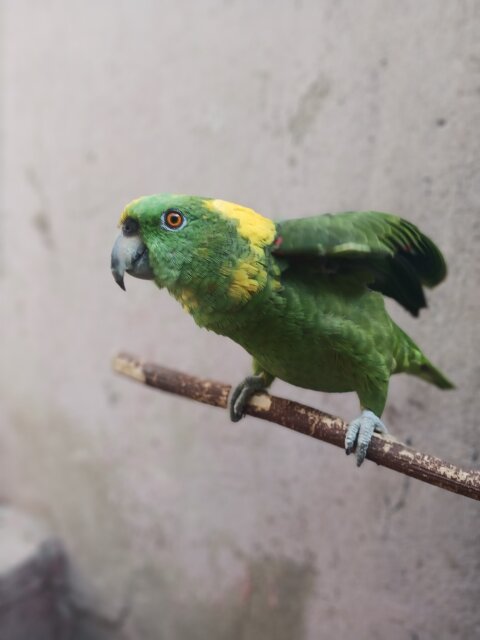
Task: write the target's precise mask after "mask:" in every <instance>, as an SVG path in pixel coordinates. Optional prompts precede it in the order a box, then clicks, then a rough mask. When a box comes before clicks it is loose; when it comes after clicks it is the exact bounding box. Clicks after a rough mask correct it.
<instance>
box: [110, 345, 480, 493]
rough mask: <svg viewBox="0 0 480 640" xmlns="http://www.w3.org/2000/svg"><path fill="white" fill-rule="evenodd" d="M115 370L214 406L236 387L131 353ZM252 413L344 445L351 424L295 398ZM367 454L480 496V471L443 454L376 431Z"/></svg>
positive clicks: (256, 399)
mask: <svg viewBox="0 0 480 640" xmlns="http://www.w3.org/2000/svg"><path fill="white" fill-rule="evenodd" d="M113 368H114V370H115V371H116V372H118V373H121V374H122V375H124V376H127V377H129V378H132V379H133V380H136V381H137V382H141V383H142V384H146V385H148V386H150V387H155V388H156V389H161V390H163V391H168V392H169V393H176V394H177V395H180V396H184V397H186V398H191V399H192V400H197V401H198V402H203V403H205V404H210V405H212V406H214V407H221V408H222V409H225V408H226V407H227V400H228V394H229V393H230V385H226V384H222V383H220V382H213V381H211V380H202V379H200V378H196V377H195V376H191V375H188V374H185V373H180V372H179V371H173V370H172V369H166V368H165V367H161V366H159V365H156V364H152V363H150V362H144V361H142V360H139V359H138V358H136V357H134V356H131V355H128V354H125V353H122V354H119V355H118V356H117V357H116V358H115V359H114V361H113ZM246 413H248V414H249V415H251V416H254V417H255V418H262V419H263V420H268V421H269V422H276V423H277V424H280V425H282V426H284V427H287V428H288V429H292V430H293V431H298V432H299V433H303V434H305V435H308V436H311V437H312V438H317V439H318V440H323V441H324V442H329V443H330V444H333V445H335V446H337V447H340V448H342V449H343V448H344V441H345V433H346V430H347V424H346V423H345V422H344V421H343V420H342V419H341V418H336V417H334V416H331V415H329V414H328V413H323V412H322V411H318V410H317V409H312V408H311V407H307V406H305V405H302V404H299V403H298V402H294V401H293V400H285V399H284V398H276V397H275V396H270V395H268V394H266V393H261V394H256V395H255V396H253V397H252V399H251V400H250V402H249V404H248V406H247V409H246ZM226 419H227V418H226ZM367 458H368V459H369V460H372V461H373V462H376V463H377V464H381V465H383V466H384V467H388V468H389V469H393V470H394V471H399V472H400V473H404V474H405V475H407V476H411V477H412V478H416V479H417V480H422V481H423V482H428V483H429V484H433V485H435V486H437V487H441V488H442V489H446V490H447V491H453V493H458V494H460V495H463V496H467V497H468V498H473V499H474V500H480V471H463V470H462V469H459V468H458V467H455V466H454V465H453V464H450V463H448V462H444V461H443V460H440V458H435V457H434V456H430V455H428V454H425V453H420V452H419V451H415V450H414V449H411V448H409V447H407V446H406V445H404V444H401V443H400V442H397V441H396V440H394V439H393V438H392V437H391V436H388V435H387V436H381V435H378V434H374V435H373V437H372V441H371V443H370V446H369V447H368V451H367ZM352 464H353V463H352Z"/></svg>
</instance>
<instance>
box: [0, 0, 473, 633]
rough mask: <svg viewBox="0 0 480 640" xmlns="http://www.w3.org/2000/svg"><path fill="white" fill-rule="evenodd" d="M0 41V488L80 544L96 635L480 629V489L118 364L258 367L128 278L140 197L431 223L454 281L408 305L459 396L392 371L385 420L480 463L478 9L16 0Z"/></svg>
mask: <svg viewBox="0 0 480 640" xmlns="http://www.w3.org/2000/svg"><path fill="white" fill-rule="evenodd" d="M1 46H2V51H1V56H2V64H1V77H0V82H1V86H0V118H1V120H0V122H1V143H2V153H1V222H0V224H1V228H0V309H1V332H0V349H1V351H0V352H1V354H2V355H1V359H2V367H1V372H0V393H1V405H0V410H1V415H0V418H1V426H0V496H1V498H2V499H6V500H9V501H12V502H14V503H16V504H18V505H20V506H22V507H24V508H26V509H27V510H29V511H31V512H33V513H34V514H37V515H38V516H39V517H40V518H41V519H42V520H43V521H44V522H46V523H47V524H48V526H49V527H51V529H52V530H53V531H54V532H55V533H57V534H58V535H59V536H61V537H62V538H63V540H64V541H65V544H66V546H67V549H68V551H69V553H70V554H71V557H72V558H73V560H74V563H75V572H76V575H77V580H79V581H80V583H81V586H80V587H79V593H80V592H81V593H82V594H83V595H82V596H81V597H82V598H84V599H85V601H84V602H83V606H85V608H86V609H95V610H96V611H97V613H98V614H99V615H100V617H101V624H100V623H99V628H100V627H101V628H102V629H103V630H104V632H105V633H107V632H109V633H111V634H113V635H112V637H118V638H122V639H136V638H142V639H145V640H150V639H152V640H156V639H171V638H173V639H180V640H184V639H185V640H186V639H188V640H190V639H203V638H211V639H216V638H218V639H227V638H228V639H242V640H246V639H252V640H256V639H259V638H262V639H265V638H272V639H273V638H274V639H275V640H287V639H291V638H296V639H298V640H301V639H312V640H314V639H317V638H340V639H342V638H351V637H355V638H359V639H365V640H367V639H368V640H371V639H375V638H379V639H380V638H382V639H383V638H389V639H390V640H396V639H399V640H400V639H402V640H403V639H406V640H426V639H430V638H432V639H433V638H465V639H471V638H474V637H480V610H479V607H478V601H479V587H480V578H479V575H480V538H479V530H480V529H479V527H480V513H479V507H478V504H477V503H474V502H473V501H469V500H468V499H466V498H461V497H458V496H455V495H450V494H448V493H446V492H443V491H441V490H439V489H436V488H433V487H430V486H426V485H423V484H421V483H419V482H416V481H413V480H412V481H410V480H408V479H406V478H404V477H402V476H400V475H397V474H395V473H393V472H390V471H387V470H385V469H383V468H377V467H376V466H375V465H373V464H371V463H366V464H365V466H364V467H363V468H362V469H361V470H360V471H359V470H357V469H356V468H355V466H354V463H353V460H352V459H349V458H348V459H347V458H346V457H345V456H344V455H343V454H342V452H341V451H339V450H336V449H333V448H331V447H329V446H328V445H324V444H322V443H317V442H313V441H310V440H309V439H308V438H305V437H301V436H298V435H295V434H292V433H288V432H287V431H285V430H282V429H280V428H276V427H275V426H274V425H268V424H264V423H261V422H257V421H254V420H252V419H246V420H245V421H244V422H242V423H241V424H239V425H236V426H232V425H231V424H230V423H229V422H228V420H227V416H226V415H225V414H224V413H223V412H221V411H219V410H214V409H210V408H207V407H201V406H196V405H194V404H192V403H189V402H188V401H182V400H179V399H176V398H173V397H169V396H167V395H161V394H156V393H154V392H153V391H149V390H147V389H143V388H141V387H140V386H137V385H134V384H131V383H129V382H128V381H125V380H122V379H119V378H116V377H115V376H114V375H113V374H112V373H111V371H110V359H111V357H112V356H113V355H114V354H115V353H116V352H117V351H118V350H120V349H127V350H129V351H131V352H133V353H137V354H139V355H143V356H146V357H148V358H150V359H155V360H156V361H158V362H160V363H163V364H166V365H169V366H172V367H177V368H179V369H183V370H185V371H190V372H193V373H197V374H200V375H206V376H210V377H214V378H217V379H220V380H225V381H229V382H236V381H238V380H239V379H240V378H242V376H243V375H244V374H245V373H246V372H247V371H248V369H249V360H248V357H247V356H246V355H245V354H244V353H243V352H242V350H241V349H240V348H239V347H237V346H236V345H234V344H233V343H229V342H228V341H227V340H225V339H222V338H220V337H217V336H215V335H213V334H209V333H207V332H204V331H200V330H199V329H198V328H197V327H195V325H194V324H193V321H192V320H191V319H190V318H189V317H188V316H187V315H186V314H185V313H184V312H183V311H182V310H181V308H180V307H179V306H178V305H177V304H176V303H175V302H174V301H173V300H171V299H169V298H168V296H167V294H165V293H159V292H157V291H156V289H155V288H154V287H153V286H152V285H151V283H145V282H140V281H133V280H131V281H129V282H127V286H128V293H127V294H126V295H125V294H123V293H122V292H121V291H120V290H119V289H118V287H117V286H116V285H115V284H114V282H113V280H112V278H111V275H110V272H109V251H110V248H111V245H112V242H113V239H114V237H115V235H116V223H117V219H118V216H119V214H120V212H121V210H122V208H123V206H124V204H125V203H126V202H127V201H129V200H131V199H132V198H134V197H136V196H138V195H141V194H146V193H155V192H160V191H176V192H185V193H194V194H201V195H213V196H216V197H222V198H224V199H229V200H233V201H238V202H240V203H243V204H247V205H250V206H253V207H254V208H256V209H257V210H259V211H260V212H262V213H264V214H266V215H270V216H272V217H277V218H285V217H294V216H301V215H302V216H303V215H309V214H315V213H320V212H325V211H340V210H346V209H362V208H375V209H379V210H385V211H392V212H395V213H397V214H400V215H403V216H405V217H407V218H409V219H411V220H412V221H414V222H415V223H417V224H418V225H419V226H420V227H421V228H422V229H423V230H425V231H426V232H427V233H429V234H430V235H431V236H432V237H433V238H434V239H435V240H436V241H438V243H439V245H440V246H441V247H442V248H443V249H444V251H445V254H446V257H447V260H448V263H449V266H450V275H449V278H448V280H447V282H446V283H445V284H444V285H442V286H441V287H440V288H439V289H438V290H437V291H434V292H433V293H432V294H431V295H430V306H429V309H428V310H427V311H425V312H424V313H423V314H422V317H421V319H420V321H414V320H412V319H410V318H409V317H408V316H407V314H406V313H403V312H402V310H400V309H399V308H398V307H394V306H393V305H392V307H391V308H392V313H393V314H394V317H395V318H396V320H397V321H398V322H399V323H400V324H401V325H402V326H403V327H404V328H405V329H406V330H407V331H409V332H410V333H411V335H412V336H413V337H414V338H415V339H416V340H417V341H418V342H419V343H420V344H421V345H422V346H423V347H424V348H425V350H426V352H427V353H428V354H429V355H430V356H431V358H432V359H433V360H434V361H435V362H436V363H437V364H438V365H439V366H440V367H442V368H443V369H444V370H445V371H446V372H447V373H448V375H449V376H450V377H451V378H452V379H453V380H454V381H455V382H456V383H457V384H458V389H457V390H456V391H454V392H450V393H442V392H440V391H438V390H436V389H434V388H432V387H429V386H428V385H426V384H423V383H421V382H418V381H416V380H415V379H413V378H406V377H397V378H396V379H394V380H393V381H392V384H391V390H390V397H389V404H388V409H387V411H386V413H385V419H386V421H387V423H388V425H389V427H390V430H391V431H392V432H393V434H394V435H396V436H397V437H399V438H401V439H404V440H405V439H407V438H410V439H411V440H412V442H413V445H414V446H416V447H418V448H419V449H421V450H425V451H428V452H431V453H433V454H436V455H439V456H441V457H445V458H447V459H448V460H450V461H452V462H455V463H458V464H459V465H462V466H464V467H471V466H477V467H478V458H479V451H480V446H479V439H478V415H479V402H478V382H479V367H478V357H479V348H478V347H479V328H478V325H479V322H478V318H479V302H478V300H479V299H480V297H479V295H478V294H479V291H478V279H479V268H478V265H479V261H478V257H477V252H478V247H479V242H480V233H479V229H480V221H479V217H480V180H479V175H480V145H479V136H480V3H478V2H476V1H475V0H470V1H468V0H457V1H453V0H452V1H451V2H438V1H435V0H423V1H422V2H418V1H416V0H404V1H403V2H395V1H393V0H387V1H381V0H365V1H364V2H355V1H354V0H343V1H339V0H322V1H313V0H311V1H309V0H304V1H301V0H298V1H296V2H293V1H292V2H287V1H279V2H275V3H273V2H272V3H259V2H253V1H248V0H247V1H243V2H240V1H239V0H237V1H235V0H229V1H225V2H220V0H206V1H204V2H193V1H187V0H180V1H178V2H173V0H172V1H167V0H165V1H162V2H154V1H153V0H151V1H150V0H141V1H138V2H133V1H130V2H128V1H113V0H110V1H109V0H104V1H102V2H74V1H72V2H62V1H61V0H45V1H44V2H41V3H40V2H35V1H34V0H19V1H16V2H14V1H13V0H11V1H10V2H9V1H8V0H5V1H4V2H3V3H2V5H1ZM274 391H275V393H278V394H283V395H286V396H288V397H292V398H295V399H298V400H300V401H304V402H307V403H310V404H313V405H314V406H318V407H320V408H323V409H325V410H327V411H330V412H333V413H337V414H340V415H342V416H343V417H345V418H347V419H349V418H352V417H353V416H354V415H355V414H356V412H357V406H356V401H355V398H354V397H353V396H350V395H346V396H333V395H321V394H315V393H310V392H307V391H304V390H299V389H295V388H293V387H289V386H288V385H286V384H283V383H278V382H277V383H276V384H275V387H274ZM78 597H80V595H79V596H78ZM85 637H86V636H85Z"/></svg>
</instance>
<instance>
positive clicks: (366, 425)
mask: <svg viewBox="0 0 480 640" xmlns="http://www.w3.org/2000/svg"><path fill="white" fill-rule="evenodd" d="M374 431H376V432H377V433H387V427H386V426H385V425H384V424H383V422H382V421H381V420H380V418H379V417H378V416H376V415H375V414H374V413H373V411H369V410H368V409H366V410H365V411H362V415H361V416H360V417H359V418H357V419H356V420H353V422H351V423H350V424H349V426H348V429H347V434H346V436H345V453H346V454H347V456H348V455H349V454H350V453H352V451H353V450H354V448H355V445H356V452H355V458H356V460H357V467H359V466H360V465H361V464H362V462H363V461H364V460H365V456H366V455H367V449H368V445H369V444H370V440H371V439H372V435H373V432H374Z"/></svg>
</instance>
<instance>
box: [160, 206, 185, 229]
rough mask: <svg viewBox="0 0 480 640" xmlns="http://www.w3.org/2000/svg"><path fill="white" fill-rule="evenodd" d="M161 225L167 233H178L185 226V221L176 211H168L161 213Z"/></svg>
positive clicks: (180, 213)
mask: <svg viewBox="0 0 480 640" xmlns="http://www.w3.org/2000/svg"><path fill="white" fill-rule="evenodd" d="M161 224H162V228H163V229H166V230H167V231H179V229H182V227H184V226H185V225H186V224H187V219H186V218H185V216H184V215H183V213H182V212H181V211H179V210H178V209H168V210H167V211H165V212H164V213H162V218H161Z"/></svg>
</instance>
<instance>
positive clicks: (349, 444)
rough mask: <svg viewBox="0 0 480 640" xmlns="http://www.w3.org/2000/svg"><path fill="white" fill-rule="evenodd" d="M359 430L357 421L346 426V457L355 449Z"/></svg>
mask: <svg viewBox="0 0 480 640" xmlns="http://www.w3.org/2000/svg"><path fill="white" fill-rule="evenodd" d="M359 430H360V421H359V420H354V421H353V422H351V423H350V424H349V425H348V429H347V433H346V435H345V453H346V454H347V456H348V455H350V454H351V453H352V451H353V450H354V448H355V442H356V441H357V436H358V432H359Z"/></svg>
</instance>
